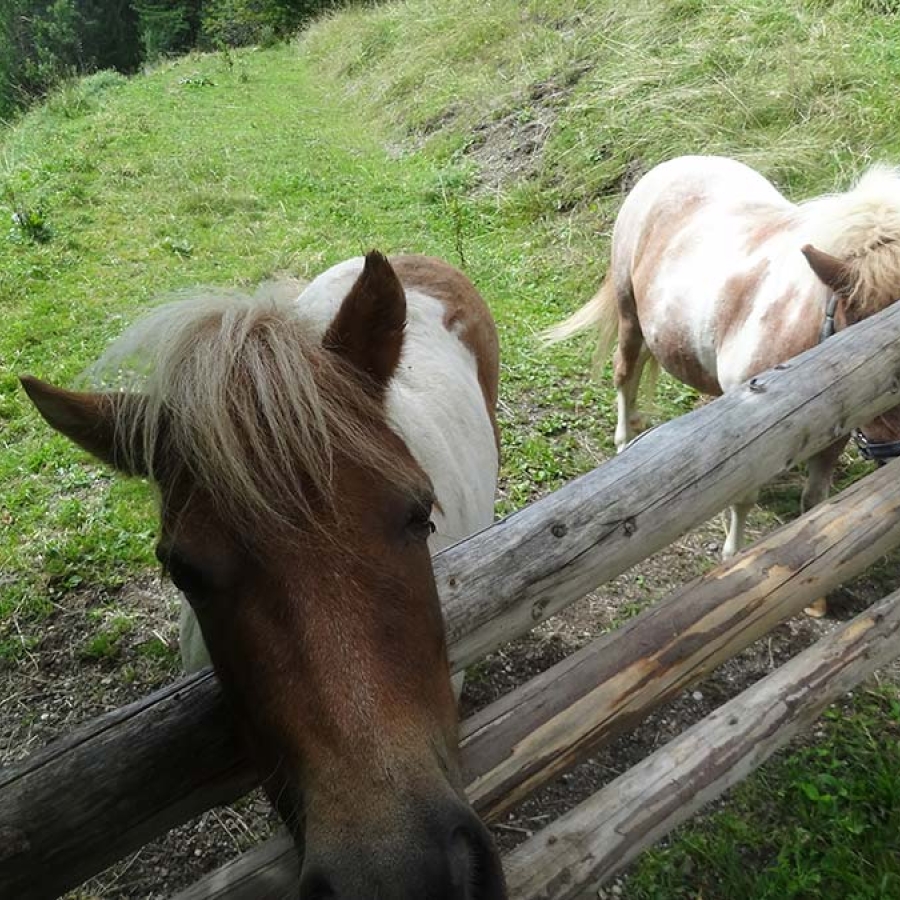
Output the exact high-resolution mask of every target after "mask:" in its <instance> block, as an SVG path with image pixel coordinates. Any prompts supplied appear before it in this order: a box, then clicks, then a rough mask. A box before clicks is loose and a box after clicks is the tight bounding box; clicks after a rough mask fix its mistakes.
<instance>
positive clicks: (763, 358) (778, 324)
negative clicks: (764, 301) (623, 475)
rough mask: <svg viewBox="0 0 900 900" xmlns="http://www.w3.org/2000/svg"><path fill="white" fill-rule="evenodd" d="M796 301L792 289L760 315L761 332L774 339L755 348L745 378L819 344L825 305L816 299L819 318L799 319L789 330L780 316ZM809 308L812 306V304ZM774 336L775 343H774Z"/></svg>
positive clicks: (795, 292) (796, 297)
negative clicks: (819, 311) (819, 310)
mask: <svg viewBox="0 0 900 900" xmlns="http://www.w3.org/2000/svg"><path fill="white" fill-rule="evenodd" d="M820 292H821V289H819V290H815V293H816V294H819V293H820ZM799 297H800V295H799V293H798V290H797V288H796V287H791V288H789V289H788V290H786V291H785V293H784V294H783V295H782V297H781V298H780V299H779V300H778V302H777V303H775V304H773V305H771V306H770V307H769V308H768V309H767V310H766V311H765V313H763V317H762V322H761V327H762V329H763V331H764V332H766V333H768V334H771V335H772V336H773V340H771V341H760V343H759V344H758V345H757V348H756V353H755V354H754V356H753V360H752V361H751V364H750V366H749V367H748V370H747V377H748V378H751V377H753V376H754V375H758V374H759V373H760V372H765V371H766V369H771V368H772V367H773V366H776V365H778V364H779V363H782V362H784V361H785V360H788V359H791V358H792V357H794V356H797V355H798V354H800V353H803V352H804V351H805V350H809V349H810V347H815V345H816V344H817V343H818V342H819V329H820V328H821V326H822V321H823V319H824V317H825V304H824V300H823V299H822V298H821V297H819V298H817V301H818V303H819V307H820V309H821V315H822V317H821V318H815V319H814V318H802V319H800V320H799V321H797V322H795V323H794V324H793V325H792V326H790V327H788V326H786V324H785V321H784V318H783V316H782V312H783V311H784V310H785V309H790V308H791V307H792V306H795V305H797V300H798V299H799ZM800 305H801V306H802V305H804V304H800ZM812 305H813V306H815V303H814V304H812ZM776 335H777V341H776V340H775V339H774V338H775V336H776Z"/></svg>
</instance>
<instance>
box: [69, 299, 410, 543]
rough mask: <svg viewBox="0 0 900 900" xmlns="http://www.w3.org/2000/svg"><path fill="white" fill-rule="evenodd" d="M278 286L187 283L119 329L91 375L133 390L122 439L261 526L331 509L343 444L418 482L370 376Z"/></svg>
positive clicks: (155, 466) (355, 455)
mask: <svg viewBox="0 0 900 900" xmlns="http://www.w3.org/2000/svg"><path fill="white" fill-rule="evenodd" d="M278 293H279V292H277V291H269V292H262V293H257V295H255V296H253V297H250V296H247V295H244V294H241V293H237V292H221V291H219V292H215V293H213V292H205V293H196V294H192V295H190V296H184V297H182V298H179V299H177V300H174V301H171V302H169V303H166V304H163V305H161V306H158V307H156V308H154V309H152V310H151V311H150V312H149V313H148V314H147V315H145V316H144V317H143V318H141V319H139V320H138V321H137V322H136V323H134V324H133V325H131V327H129V328H128V329H127V330H126V331H125V332H124V333H123V334H122V335H121V336H120V337H119V338H118V339H117V340H116V341H114V342H113V344H112V345H111V346H110V347H109V348H108V349H107V351H106V352H105V353H104V355H103V356H102V357H101V358H100V359H99V360H98V361H97V362H96V363H95V364H94V365H93V366H92V367H91V368H90V369H89V370H88V372H87V373H86V376H87V378H88V379H89V380H90V382H91V383H92V384H93V385H94V386H95V387H99V388H102V389H106V390H109V389H115V390H126V391H128V392H130V393H133V394H135V396H136V398H137V400H136V402H134V403H128V404H119V405H118V406H119V412H118V415H119V421H117V422H116V428H117V432H118V433H120V434H121V435H123V437H124V438H125V440H124V441H123V442H122V443H123V444H124V446H125V447H134V448H135V451H136V452H137V453H138V454H140V457H141V460H142V461H143V463H144V466H145V467H146V469H147V470H148V472H149V474H150V477H151V479H153V480H154V481H157V482H158V481H159V478H158V476H159V475H160V474H161V473H162V472H163V471H164V467H165V466H170V465H172V460H173V459H174V460H175V461H176V464H177V465H180V466H184V467H186V468H187V470H188V471H189V472H190V475H191V478H192V479H193V481H194V483H195V484H198V486H199V487H201V488H202V489H204V490H205V491H206V492H207V493H208V495H209V496H210V497H212V498H213V499H214V500H215V502H216V503H217V504H218V505H219V506H220V508H221V509H222V510H223V511H224V512H225V513H226V514H228V515H229V516H232V517H235V518H237V519H238V520H241V521H243V522H249V523H250V524H253V525H255V526H257V527H261V526H266V525H275V526H277V527H284V526H289V527H290V526H297V525H299V524H303V523H308V522H310V521H315V518H316V513H314V509H313V504H315V509H316V511H317V512H318V513H319V514H321V513H324V512H325V511H327V510H329V509H330V510H332V511H334V502H333V501H334V499H335V498H334V485H333V481H332V474H333V466H334V463H335V458H336V457H337V456H338V455H339V454H340V455H343V456H345V457H347V458H348V459H352V460H354V461H355V462H356V463H357V464H359V465H362V466H364V467H367V468H369V469H371V470H372V471H373V472H378V473H379V474H380V476H381V477H385V478H387V479H388V480H389V481H390V482H391V483H393V484H395V485H396V486H397V487H399V488H401V489H406V490H412V489H414V482H415V480H416V475H415V474H414V472H413V471H412V469H411V467H410V466H409V465H408V464H407V463H404V462H403V461H402V459H398V455H397V453H396V448H394V452H393V453H392V452H391V450H390V449H389V448H388V447H387V446H386V445H385V443H386V442H385V441H384V439H383V438H381V439H379V437H378V435H379V434H383V433H384V432H383V428H378V427H377V426H378V425H379V423H381V424H383V423H384V421H385V414H384V409H383V406H382V404H381V403H380V402H379V401H378V400H376V399H375V396H374V394H373V393H371V392H370V391H368V390H366V386H365V382H364V380H363V376H361V375H360V374H359V373H358V372H356V371H355V370H351V367H350V365H349V364H348V363H346V362H345V361H344V360H343V359H342V358H341V357H339V356H338V355H337V354H335V353H332V352H330V351H327V350H325V349H324V348H323V347H322V346H321V339H320V337H319V336H318V335H317V334H316V332H315V329H314V327H313V326H312V325H311V324H310V323H309V322H308V321H306V320H305V319H304V317H303V315H302V313H301V311H300V309H299V308H298V305H297V303H296V301H294V300H289V299H286V298H285V297H284V293H285V292H284V291H281V292H280V293H281V295H282V296H281V297H279V296H277V294H278ZM267 294H268V295H267ZM418 477H419V478H421V476H418ZM323 505H324V509H323Z"/></svg>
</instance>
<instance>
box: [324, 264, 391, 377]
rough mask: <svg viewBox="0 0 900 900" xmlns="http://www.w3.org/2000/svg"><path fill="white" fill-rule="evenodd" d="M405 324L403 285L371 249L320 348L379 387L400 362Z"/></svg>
mask: <svg viewBox="0 0 900 900" xmlns="http://www.w3.org/2000/svg"><path fill="white" fill-rule="evenodd" d="M405 325H406V295H405V294H404V293H403V285H402V284H401V283H400V281H399V279H398V278H397V275H396V273H395V272H394V270H393V269H392V268H391V264H390V263H389V262H388V261H387V258H386V257H384V256H382V254H380V253H379V252H378V251H377V250H373V251H372V252H371V253H368V254H367V255H366V262H365V265H364V266H363V270H362V273H361V274H360V276H359V278H357V279H356V282H355V283H354V285H353V287H352V288H350V293H348V294H347V296H346V297H345V298H344V300H343V302H342V303H341V308H340V309H339V310H338V314H337V315H336V316H335V317H334V320H333V321H332V323H331V325H329V326H328V331H327V332H326V333H325V336H324V337H323V338H322V346H323V347H325V349H326V350H332V351H334V352H336V353H339V354H340V355H342V356H343V357H344V358H345V359H347V360H348V361H349V362H350V363H352V364H353V365H354V366H356V368H357V369H359V370H360V371H362V372H365V373H366V374H367V375H369V376H371V378H372V380H373V381H374V382H375V384H376V385H379V386H380V387H383V386H384V385H386V384H387V382H388V380H389V379H390V377H391V375H393V374H394V369H396V368H397V363H398V362H399V361H400V351H401V350H402V349H403V328H404V326H405Z"/></svg>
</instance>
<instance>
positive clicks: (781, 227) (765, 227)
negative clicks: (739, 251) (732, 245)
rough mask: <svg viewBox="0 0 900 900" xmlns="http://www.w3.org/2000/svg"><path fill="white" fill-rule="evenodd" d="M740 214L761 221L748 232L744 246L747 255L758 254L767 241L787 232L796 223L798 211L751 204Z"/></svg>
mask: <svg viewBox="0 0 900 900" xmlns="http://www.w3.org/2000/svg"><path fill="white" fill-rule="evenodd" d="M739 214H741V215H746V216H748V217H750V218H758V219H759V223H758V224H756V225H754V226H753V227H752V228H751V229H750V230H749V231H748V232H747V240H746V243H745V244H744V249H745V250H746V251H747V253H756V251H757V250H759V249H760V247H762V246H763V244H765V243H766V241H768V240H770V239H771V238H773V237H775V236H776V235H778V234H781V233H782V232H784V231H787V230H788V229H789V228H791V227H792V226H793V225H794V223H795V221H796V210H793V209H777V208H775V207H772V206H767V205H764V204H750V205H748V206H746V207H744V208H743V209H742V210H740V211H739Z"/></svg>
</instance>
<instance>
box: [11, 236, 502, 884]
mask: <svg viewBox="0 0 900 900" xmlns="http://www.w3.org/2000/svg"><path fill="white" fill-rule="evenodd" d="M405 319H406V299H405V295H404V291H403V288H402V286H401V284H400V282H399V280H398V279H397V277H396V275H395V273H394V271H393V270H392V268H391V266H390V264H389V263H388V261H387V260H386V259H385V258H384V257H382V256H381V255H380V254H376V253H372V254H369V256H368V257H367V258H366V263H365V267H364V269H363V271H362V274H361V275H360V276H359V278H358V280H357V281H356V283H355V284H354V285H353V287H352V289H351V290H350V292H349V293H348V294H347V296H346V297H345V298H344V299H343V301H342V303H341V305H340V308H339V311H338V312H337V314H336V316H335V317H334V318H333V320H332V321H331V323H330V325H329V327H328V328H327V330H326V332H325V336H324V339H322V338H321V337H320V338H318V339H316V338H315V337H312V336H311V335H310V329H309V327H308V324H307V323H305V322H304V320H303V319H302V317H301V316H300V315H299V314H298V310H297V306H296V304H295V303H292V302H291V303H288V302H272V301H267V302H261V301H260V300H259V299H255V300H252V299H248V298H240V297H235V296H231V297H226V298H224V299H223V298H222V297H208V298H200V299H195V300H194V301H191V302H184V301H180V302H177V303H174V304H169V305H167V306H164V307H160V308H159V309H158V310H157V311H156V312H154V313H153V314H151V316H150V317H149V318H148V319H146V320H145V321H144V322H143V323H138V325H137V326H134V327H133V329H132V330H130V331H129V332H126V334H125V335H124V336H123V338H122V339H120V341H119V342H117V344H116V345H114V346H113V349H112V352H111V353H110V354H108V356H107V357H106V358H105V360H104V361H103V365H104V366H105V368H106V369H112V370H114V371H122V370H128V371H135V372H137V373H138V374H139V376H140V378H139V380H138V381H135V382H134V383H133V384H132V386H131V387H130V388H129V389H127V390H121V391H116V392H109V391H108V392H100V393H75V392H71V391H65V390H61V389H59V388H56V387H53V386H51V385H48V384H45V383H43V382H40V381H37V380H36V379H33V378H25V379H23V384H24V386H25V389H26V391H27V392H28V395H29V396H30V398H31V399H32V401H33V402H34V403H35V405H36V406H37V408H38V409H39V410H40V412H41V414H42V415H43V416H44V418H45V419H46V420H47V421H48V422H49V423H50V424H51V425H52V426H53V427H54V428H56V429H57V430H58V431H60V432H62V433H63V434H65V435H67V436H68V437H69V438H71V439H72V440H73V441H75V442H76V443H78V444H80V445H81V446H82V447H84V448H85V449H86V450H88V451H89V452H90V453H92V454H94V455H95V456H96V457H98V458H100V459H101V460H103V461H105V462H107V463H109V464H111V465H113V466H115V467H116V468H117V469H119V470H121V471H124V472H126V473H128V474H132V475H146V476H148V477H149V478H150V479H151V480H152V481H153V482H154V483H155V485H156V486H157V488H158V491H159V497H160V518H161V538H160V541H159V544H158V547H157V554H158V556H159V558H160V560H161V562H162V563H163V565H164V566H165V568H166V569H167V570H168V572H169V573H170V575H171V577H172V580H173V581H174V582H175V584H176V585H177V586H178V587H179V588H180V589H181V590H182V592H183V593H184V594H185V596H186V597H187V598H188V600H189V601H190V604H191V606H192V608H193V610H194V612H195V613H196V616H197V618H198V620H199V623H200V626H201V629H202V633H203V638H204V641H205V644H206V646H207V648H208V650H209V653H210V656H211V658H212V660H213V663H214V666H215V669H216V672H217V674H218V676H219V678H220V680H221V682H222V685H223V687H224V689H225V692H226V694H227V696H228V697H229V699H230V701H231V703H232V705H233V708H234V711H235V714H236V716H237V718H238V721H239V722H240V724H241V727H242V729H243V732H244V733H245V735H246V738H247V740H248V744H249V747H250V749H251V751H252V754H253V756H254V757H255V759H256V761H257V764H258V766H259V768H260V773H261V775H262V776H263V777H264V784H265V786H266V789H267V791H268V793H269V795H270V797H271V798H272V799H273V802H274V803H275V805H276V807H277V808H278V810H279V812H280V813H281V815H282V817H283V818H284V819H285V821H286V822H287V824H288V827H289V828H290V829H291V831H292V832H293V834H294V835H295V838H296V840H297V843H298V848H300V849H301V850H302V852H303V854H304V859H303V865H302V873H301V886H300V896H301V898H304V900H313V898H315V900H321V898H339V900H360V898H364V897H378V898H379V900H391V898H396V900H401V898H402V900H424V898H434V900H439V898H446V900H467V898H491V900H496V898H503V897H505V888H504V885H503V876H502V871H501V868H500V863H499V859H498V857H497V854H496V851H495V849H494V847H493V845H492V843H491V840H490V837H489V835H488V833H487V831H486V829H485V828H484V826H483V825H482V824H481V823H480V821H479V820H478V819H477V817H476V816H475V814H474V813H473V811H472V810H471V808H470V807H469V805H468V803H467V801H466V799H465V796H464V794H463V790H462V784H461V781H460V774H459V767H458V761H457V754H458V747H457V717H456V704H455V699H454V695H453V692H452V689H451V684H450V672H449V667H448V662H447V652H446V646H445V640H444V631H443V622H442V618H441V609H440V605H439V600H438V596H437V591H436V588H435V583H434V576H433V573H432V567H431V559H430V555H429V551H428V546H427V539H428V537H429V535H430V533H431V524H430V513H431V505H432V502H433V499H434V498H433V496H432V486H431V482H430V480H429V478H428V476H427V474H426V473H425V472H424V471H423V470H422V469H421V468H420V467H419V465H418V464H417V463H416V461H415V460H414V459H413V457H412V455H411V454H410V452H409V450H408V448H407V446H406V445H405V443H404V442H403V441H402V440H401V439H400V438H399V437H398V436H397V434H395V432H394V431H393V430H392V429H391V428H390V427H389V426H388V423H387V421H386V418H385V407H384V397H385V390H386V387H387V385H388V384H389V382H390V380H391V377H392V375H393V374H394V370H395V368H396V366H397V363H398V360H399V358H400V353H401V349H402V345H403V340H404V324H405Z"/></svg>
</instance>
